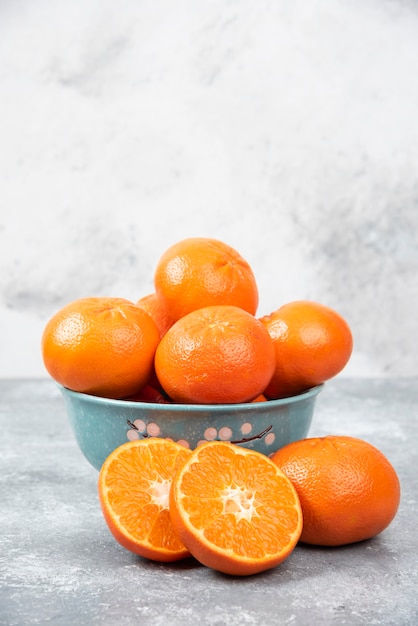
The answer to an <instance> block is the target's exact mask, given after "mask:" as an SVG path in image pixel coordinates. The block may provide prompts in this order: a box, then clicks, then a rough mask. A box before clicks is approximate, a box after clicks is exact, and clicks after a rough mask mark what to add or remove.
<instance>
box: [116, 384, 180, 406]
mask: <svg viewBox="0 0 418 626" xmlns="http://www.w3.org/2000/svg"><path fill="white" fill-rule="evenodd" d="M124 400H127V401H129V402H153V403H156V404H169V402H170V400H168V399H167V398H166V397H165V396H164V395H163V394H162V393H161V391H159V389H155V388H154V387H151V385H145V387H143V388H142V389H141V390H140V391H138V393H135V394H134V395H133V396H128V397H127V398H124Z"/></svg>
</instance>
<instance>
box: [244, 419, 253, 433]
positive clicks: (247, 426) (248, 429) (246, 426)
mask: <svg viewBox="0 0 418 626" xmlns="http://www.w3.org/2000/svg"><path fill="white" fill-rule="evenodd" d="M252 429H253V425H252V424H250V422H245V424H243V425H242V426H241V432H242V434H243V435H249V434H250V432H251V431H252Z"/></svg>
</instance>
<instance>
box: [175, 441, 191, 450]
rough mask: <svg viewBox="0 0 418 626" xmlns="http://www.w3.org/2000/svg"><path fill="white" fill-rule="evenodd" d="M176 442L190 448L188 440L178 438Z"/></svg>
mask: <svg viewBox="0 0 418 626" xmlns="http://www.w3.org/2000/svg"><path fill="white" fill-rule="evenodd" d="M177 443H178V444H180V445H181V446H183V448H190V444H189V442H188V441H186V440H185V439H179V440H178V441H177Z"/></svg>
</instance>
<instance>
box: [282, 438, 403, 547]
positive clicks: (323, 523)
mask: <svg viewBox="0 0 418 626" xmlns="http://www.w3.org/2000/svg"><path fill="white" fill-rule="evenodd" d="M272 460H273V461H274V463H276V464H277V465H278V466H279V468H280V469H281V470H282V472H284V474H286V476H287V477H288V478H289V479H290V480H291V481H292V483H293V485H294V487H295V489H296V491H297V493H298V495H299V499H300V504H301V507H302V513H303V530H302V535H301V537H300V540H301V541H302V542H305V543H309V544H316V545H320V546H340V545H344V544H349V543H355V542H357V541H363V540H364V539H370V538H371V537H374V536H375V535H377V534H378V533H380V532H382V531H383V530H384V529H385V528H386V527H387V526H388V525H389V524H390V522H391V521H392V520H393V518H394V517H395V515H396V512H397V509H398V506H399V501H400V484H399V479H398V476H397V474H396V471H395V469H394V468H393V466H392V465H391V463H390V462H389V460H388V459H387V458H386V457H385V456H384V455H383V454H382V452H380V450H378V449H377V448H375V447H374V446H372V445H371V444H369V443H368V442H366V441H363V440H362V439H357V438H355V437H345V436H342V435H328V436H327V437H313V438H309V439H303V440H301V441H297V442H294V443H290V444H288V445H286V446H285V447H284V448H281V449H279V450H277V452H275V453H274V454H273V456H272Z"/></svg>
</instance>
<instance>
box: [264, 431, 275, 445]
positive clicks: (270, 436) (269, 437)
mask: <svg viewBox="0 0 418 626" xmlns="http://www.w3.org/2000/svg"><path fill="white" fill-rule="evenodd" d="M275 439H276V435H275V434H274V433H269V434H268V435H266V439H265V442H266V444H267V445H268V446H271V444H272V443H273V442H274V440H275Z"/></svg>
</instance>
